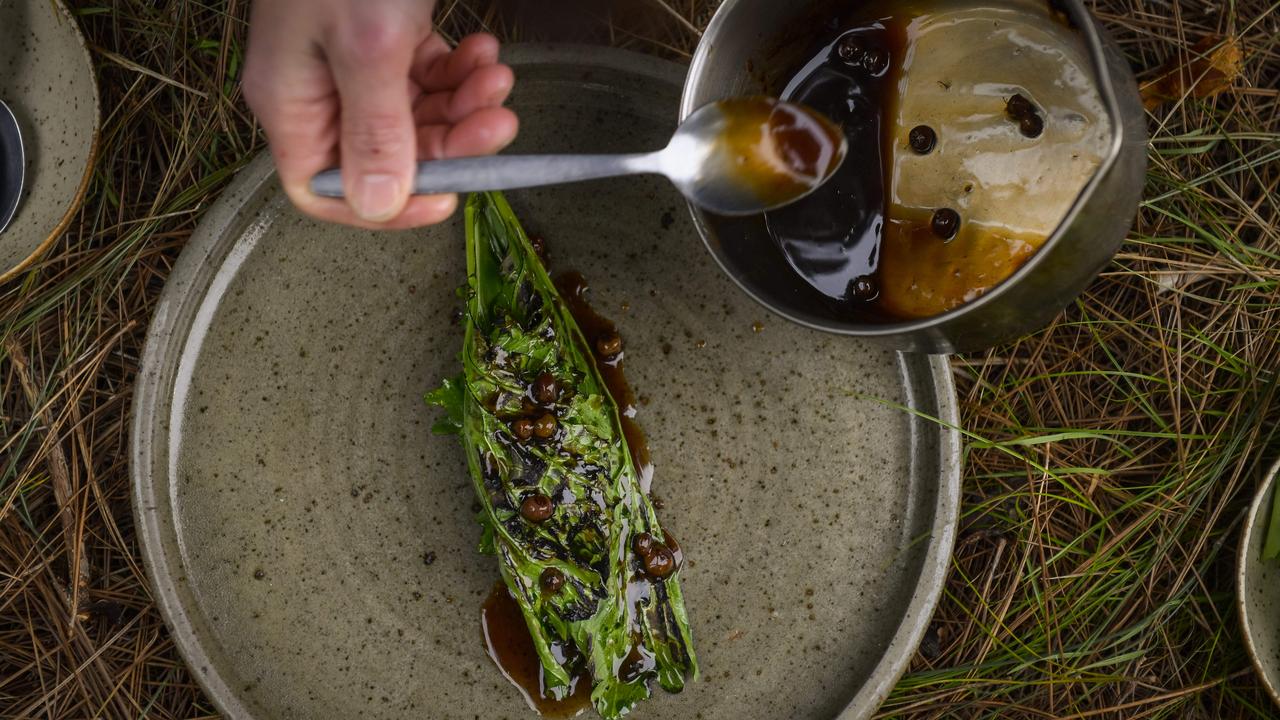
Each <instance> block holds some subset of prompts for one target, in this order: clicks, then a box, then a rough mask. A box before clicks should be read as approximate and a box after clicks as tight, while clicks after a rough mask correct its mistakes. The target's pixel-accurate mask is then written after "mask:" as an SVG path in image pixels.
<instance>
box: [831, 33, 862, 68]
mask: <svg viewBox="0 0 1280 720" xmlns="http://www.w3.org/2000/svg"><path fill="white" fill-rule="evenodd" d="M864 54H866V50H865V49H864V48H863V47H862V43H860V42H858V38H857V37H856V36H854V35H845V36H844V37H842V38H840V42H838V43H836V55H837V56H838V57H839V58H840V59H841V60H843V61H845V62H847V63H849V64H850V65H860V64H862V56H863V55H864Z"/></svg>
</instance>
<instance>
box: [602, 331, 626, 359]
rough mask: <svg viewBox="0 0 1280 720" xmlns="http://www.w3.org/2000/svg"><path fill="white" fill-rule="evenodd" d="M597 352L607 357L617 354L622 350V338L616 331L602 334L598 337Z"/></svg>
mask: <svg viewBox="0 0 1280 720" xmlns="http://www.w3.org/2000/svg"><path fill="white" fill-rule="evenodd" d="M596 352H598V353H600V355H602V356H604V357H607V358H610V357H613V356H614V355H617V354H618V353H620V352H622V338H621V337H619V336H618V333H616V332H615V333H609V334H608V335H601V336H600V337H599V338H597V339H596Z"/></svg>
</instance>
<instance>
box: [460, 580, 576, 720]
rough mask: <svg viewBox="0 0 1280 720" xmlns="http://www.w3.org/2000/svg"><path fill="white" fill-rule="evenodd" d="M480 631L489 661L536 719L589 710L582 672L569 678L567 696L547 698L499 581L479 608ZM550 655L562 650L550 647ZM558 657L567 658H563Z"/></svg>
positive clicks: (525, 631) (524, 630) (525, 632)
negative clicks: (532, 710)
mask: <svg viewBox="0 0 1280 720" xmlns="http://www.w3.org/2000/svg"><path fill="white" fill-rule="evenodd" d="M480 628H481V633H482V634H481V638H482V639H483V641H484V646H485V650H486V651H487V652H488V653H489V657H490V658H491V659H492V660H493V662H494V664H495V665H497V666H498V669H499V670H501V671H502V674H503V676H504V677H506V678H507V680H510V681H511V684H512V685H515V686H516V688H517V689H519V690H520V694H521V695H523V696H524V699H525V701H526V702H528V703H529V707H531V708H533V709H534V710H535V711H537V713H538V714H539V715H541V716H543V717H546V718H571V717H573V716H575V715H577V714H578V713H580V712H582V711H583V710H585V709H586V708H588V707H590V706H591V678H590V676H589V675H588V674H587V673H586V671H585V670H580V671H579V672H577V673H575V674H574V675H573V676H572V677H571V679H570V681H569V692H568V694H567V695H566V696H565V697H564V698H563V699H560V700H557V699H556V698H555V697H554V696H553V695H552V694H550V692H549V691H548V688H547V683H546V675H545V674H544V673H543V669H542V662H541V660H539V659H538V651H537V650H536V649H534V647H533V639H532V638H531V637H530V636H529V626H528V625H527V624H526V623H525V620H524V614H523V613H521V612H520V606H519V605H518V604H517V603H516V600H515V598H513V597H511V593H510V591H508V590H507V586H506V585H504V584H503V583H502V581H501V580H499V581H498V582H497V584H495V585H494V586H493V590H491V591H490V592H489V597H488V598H487V599H486V600H485V601H484V605H482V606H481V608H480ZM552 651H553V652H557V651H560V652H563V649H558V648H555V647H553V648H552ZM561 657H566V658H567V655H563V656H561ZM561 657H557V659H561Z"/></svg>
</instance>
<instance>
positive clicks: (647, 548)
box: [631, 532, 654, 557]
mask: <svg viewBox="0 0 1280 720" xmlns="http://www.w3.org/2000/svg"><path fill="white" fill-rule="evenodd" d="M653 542H654V540H653V536H652V535H650V534H649V533H647V532H642V533H636V536H635V538H633V539H632V541H631V543H632V545H633V546H635V550H636V554H637V555H639V556H640V557H648V556H649V555H652V554H653Z"/></svg>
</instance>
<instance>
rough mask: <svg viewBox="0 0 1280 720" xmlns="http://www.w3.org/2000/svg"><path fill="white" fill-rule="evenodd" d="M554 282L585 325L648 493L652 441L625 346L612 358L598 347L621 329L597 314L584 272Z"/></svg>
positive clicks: (573, 313)
mask: <svg viewBox="0 0 1280 720" xmlns="http://www.w3.org/2000/svg"><path fill="white" fill-rule="evenodd" d="M555 284H556V287H557V288H558V289H559V290H560V294H561V296H563V297H564V301H565V305H566V307H568V308H569V313H570V314H571V315H573V319H574V320H576V321H577V322H578V326H579V327H580V328H582V334H583V336H585V337H586V339H587V345H588V346H589V347H588V351H589V352H590V353H591V357H592V359H593V360H595V363H596V367H597V368H599V370H600V375H601V377H603V378H604V384H605V387H606V388H607V389H608V390H609V394H610V395H611V396H612V397H613V401H614V402H615V403H617V405H618V412H619V414H620V415H621V421H622V434H623V435H624V436H625V437H626V440H627V446H628V447H629V448H630V450H631V461H632V462H633V463H634V464H635V468H636V474H637V475H638V476H639V478H640V489H641V491H643V492H644V493H646V494H647V493H648V492H649V485H650V484H651V483H652V482H653V464H652V463H651V462H650V460H649V443H648V441H647V440H646V439H645V436H644V431H643V430H641V429H640V426H639V425H638V424H636V421H635V419H634V418H635V416H636V412H637V411H638V410H639V405H638V403H637V402H636V396H635V393H633V392H632V391H631V385H630V384H628V383H627V378H626V376H625V375H624V374H623V372H622V361H623V358H624V357H626V348H625V346H624V347H623V349H622V352H620V353H618V354H617V355H614V356H612V357H601V356H600V353H599V350H598V348H597V345H598V344H599V341H600V340H601V339H602V338H616V337H618V328H617V326H616V325H614V324H613V322H612V321H611V320H609V319H608V318H606V317H604V316H602V315H600V314H599V313H597V312H596V311H595V309H594V308H592V307H591V305H590V303H588V302H587V297H586V295H587V290H588V286H587V281H586V278H584V277H583V276H582V274H581V273H579V272H575V271H569V272H564V273H561V274H559V275H557V276H556V278H555Z"/></svg>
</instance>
